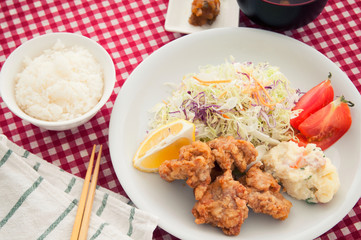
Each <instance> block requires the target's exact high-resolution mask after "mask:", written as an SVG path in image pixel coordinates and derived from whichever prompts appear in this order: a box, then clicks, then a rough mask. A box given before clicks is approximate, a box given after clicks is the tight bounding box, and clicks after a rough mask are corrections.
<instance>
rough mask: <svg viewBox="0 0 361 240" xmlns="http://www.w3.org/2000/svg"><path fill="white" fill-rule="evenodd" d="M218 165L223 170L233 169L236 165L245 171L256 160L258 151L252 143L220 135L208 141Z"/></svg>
mask: <svg viewBox="0 0 361 240" xmlns="http://www.w3.org/2000/svg"><path fill="white" fill-rule="evenodd" d="M208 145H209V147H210V148H211V149H212V154H213V155H214V157H215V160H216V161H217V163H218V165H219V166H220V167H221V168H222V169H223V170H233V169H234V166H236V167H237V168H238V170H239V171H241V172H244V171H245V170H246V168H247V165H248V164H250V163H251V162H254V161H255V160H256V157H257V155H258V152H257V150H256V148H255V147H254V146H253V144H252V143H250V142H247V141H244V140H238V139H235V138H234V137H232V136H228V137H219V138H216V139H214V140H212V141H209V142H208Z"/></svg>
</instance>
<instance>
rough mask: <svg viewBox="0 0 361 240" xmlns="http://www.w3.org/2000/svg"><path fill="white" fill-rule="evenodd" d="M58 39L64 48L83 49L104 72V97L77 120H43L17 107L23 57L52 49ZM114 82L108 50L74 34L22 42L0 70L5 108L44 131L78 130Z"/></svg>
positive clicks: (46, 35)
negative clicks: (16, 97) (16, 94)
mask: <svg viewBox="0 0 361 240" xmlns="http://www.w3.org/2000/svg"><path fill="white" fill-rule="evenodd" d="M58 39H59V40H60V41H61V42H62V43H63V44H64V45H65V46H74V45H77V46H82V47H84V48H86V49H87V50H88V51H89V52H90V53H91V54H92V55H93V56H94V57H95V59H96V60H97V61H98V63H99V64H100V66H101V68H102V69H103V76H104V89H103V96H102V97H101V99H100V101H99V102H98V104H97V105H95V106H94V107H93V108H92V109H91V110H90V111H88V112H87V113H85V114H83V115H82V116H80V117H77V118H74V119H71V120H66V121H54V122H51V121H43V120H39V119H36V118H33V117H31V116H29V115H27V114H26V113H25V112H23V111H22V110H21V109H20V108H19V106H18V105H17V103H16V100H15V90H14V89H15V76H16V74H17V73H18V72H19V71H20V70H21V68H22V66H23V60H24V57H25V56H28V57H30V58H35V57H37V56H39V55H40V54H41V53H42V52H43V51H44V50H45V49H50V48H52V47H53V46H54V44H55V43H56V41H57V40H58ZM115 80H116V77H115V68H114V63H113V61H112V59H111V57H110V56H109V54H108V53H107V51H106V50H105V49H104V48H103V47H102V46H101V45H99V44H98V43H97V42H95V41H94V40H92V39H90V38H87V37H84V36H82V35H79V34H75V33H65V32H61V33H48V34H45V35H41V36H38V37H35V38H33V39H31V40H29V41H27V42H25V43H23V44H22V45H21V46H19V47H18V48H16V49H15V51H13V52H12V53H11V54H10V56H9V57H8V58H7V59H6V61H5V63H4V65H3V67H2V69H1V73H0V93H1V97H2V99H3V101H4V102H5V104H6V105H7V107H8V108H9V109H10V110H11V111H12V112H13V113H14V114H15V115H17V116H18V117H20V118H21V119H23V120H25V121H28V122H30V123H32V124H34V125H36V126H38V127H41V128H45V129H47V130H55V131H62V130H67V129H71V128H75V127H78V126H80V125H82V124H84V123H86V122H87V121H89V120H90V119H91V118H92V117H93V116H94V115H95V114H96V113H97V112H98V111H99V110H100V109H101V108H102V107H103V105H104V104H105V103H106V102H107V101H108V99H109V97H110V96H111V94H112V92H113V89H114V84H115Z"/></svg>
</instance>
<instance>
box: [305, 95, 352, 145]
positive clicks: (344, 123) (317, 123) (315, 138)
mask: <svg viewBox="0 0 361 240" xmlns="http://www.w3.org/2000/svg"><path fill="white" fill-rule="evenodd" d="M351 123H352V119H351V112H350V108H349V106H348V102H347V101H346V100H345V99H344V97H339V98H337V99H335V100H334V101H332V102H331V103H329V104H328V105H326V106H325V107H323V108H321V109H320V110H318V111H317V112H315V113H314V114H312V115H311V116H309V117H308V118H306V120H304V121H303V122H302V123H301V124H300V125H299V127H298V129H299V131H300V133H301V134H302V135H303V137H305V138H306V139H307V142H308V143H315V144H316V145H317V146H318V147H320V148H321V149H322V150H326V149H327V148H328V147H330V146H331V145H332V144H334V143H335V142H336V141H337V140H339V139H340V138H341V137H342V136H343V135H344V134H345V133H346V132H347V131H348V129H349V128H350V127H351ZM300 137H301V138H300V139H301V141H304V140H303V139H302V136H300Z"/></svg>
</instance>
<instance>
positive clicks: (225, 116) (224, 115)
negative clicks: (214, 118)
mask: <svg viewBox="0 0 361 240" xmlns="http://www.w3.org/2000/svg"><path fill="white" fill-rule="evenodd" d="M222 116H223V117H224V118H228V119H229V118H230V117H228V116H227V115H226V114H224V113H223V114H222Z"/></svg>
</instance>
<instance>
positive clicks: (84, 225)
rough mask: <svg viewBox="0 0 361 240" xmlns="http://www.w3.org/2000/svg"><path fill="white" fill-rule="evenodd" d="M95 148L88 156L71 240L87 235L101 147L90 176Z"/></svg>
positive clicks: (81, 238) (81, 239)
mask: <svg viewBox="0 0 361 240" xmlns="http://www.w3.org/2000/svg"><path fill="white" fill-rule="evenodd" d="M95 148H96V145H94V146H93V151H92V153H91V156H90V161H89V166H88V170H87V172H86V175H85V179H84V185H83V190H82V192H81V196H80V200H79V205H78V211H77V213H76V217H75V221H74V225H73V232H72V235H71V240H85V239H86V237H87V234H88V228H89V222H90V215H91V210H92V207H93V201H94V195H95V189H96V185H97V181H98V173H99V163H100V156H101V153H102V148H103V146H102V145H100V148H99V152H98V157H97V161H96V163H95V168H94V173H93V175H92V171H93V165H94V164H93V163H94V155H95ZM90 179H91V182H90ZM89 184H90V187H89Z"/></svg>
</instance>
